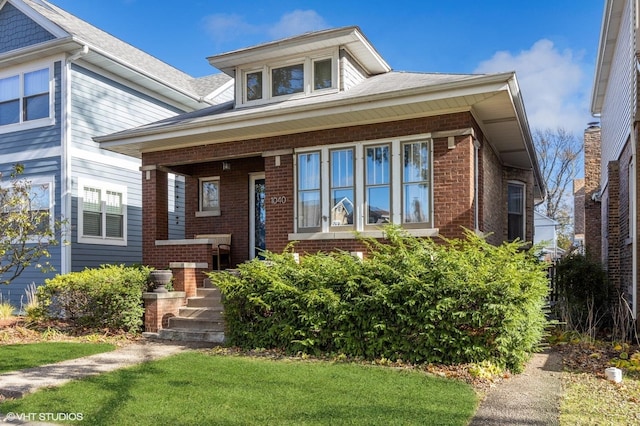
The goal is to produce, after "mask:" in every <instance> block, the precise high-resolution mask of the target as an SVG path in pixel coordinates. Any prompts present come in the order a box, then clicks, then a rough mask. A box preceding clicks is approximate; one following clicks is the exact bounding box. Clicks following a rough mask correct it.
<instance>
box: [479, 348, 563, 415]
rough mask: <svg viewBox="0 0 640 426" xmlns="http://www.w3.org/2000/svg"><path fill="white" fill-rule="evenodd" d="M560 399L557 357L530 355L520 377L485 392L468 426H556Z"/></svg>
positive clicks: (560, 384) (548, 354) (559, 356)
mask: <svg viewBox="0 0 640 426" xmlns="http://www.w3.org/2000/svg"><path fill="white" fill-rule="evenodd" d="M561 397H562V357H561V355H560V354H559V353H557V352H554V351H550V352H546V353H539V354H534V356H533V358H532V359H531V360H530V361H529V363H528V364H527V366H526V368H525V371H524V372H523V373H522V374H519V375H517V376H513V377H512V378H510V379H508V380H503V381H502V382H500V383H499V384H498V385H497V386H496V387H495V388H494V389H491V390H490V391H489V392H488V394H487V396H486V397H485V399H484V400H483V401H482V402H481V403H480V408H479V409H478V411H477V412H476V415H475V417H474V418H473V420H472V421H471V423H470V425H471V426H479V425H510V426H512V425H545V426H546V425H557V424H559V419H558V417H559V414H560V398H561Z"/></svg>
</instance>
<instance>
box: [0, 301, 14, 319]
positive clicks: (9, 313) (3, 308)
mask: <svg viewBox="0 0 640 426" xmlns="http://www.w3.org/2000/svg"><path fill="white" fill-rule="evenodd" d="M14 311H15V308H14V307H13V306H12V305H11V303H9V302H0V319H9V318H12V317H13V312H14Z"/></svg>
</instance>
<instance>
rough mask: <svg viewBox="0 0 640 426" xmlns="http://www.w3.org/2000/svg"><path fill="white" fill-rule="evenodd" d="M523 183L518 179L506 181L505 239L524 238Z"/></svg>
mask: <svg viewBox="0 0 640 426" xmlns="http://www.w3.org/2000/svg"><path fill="white" fill-rule="evenodd" d="M525 194H526V192H525V184H524V183H523V182H518V181H509V182H508V183H507V240H509V241H514V240H516V239H519V240H521V241H526V239H525V225H526V223H525V222H526V221H525V211H526V208H525V206H526V203H525V201H526V200H525Z"/></svg>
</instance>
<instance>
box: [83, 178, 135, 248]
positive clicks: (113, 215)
mask: <svg viewBox="0 0 640 426" xmlns="http://www.w3.org/2000/svg"><path fill="white" fill-rule="evenodd" d="M78 242H79V243H84V244H105V245H116V246H126V245H127V188H126V186H123V185H114V184H111V183H107V182H97V181H89V180H84V179H80V180H79V181H78Z"/></svg>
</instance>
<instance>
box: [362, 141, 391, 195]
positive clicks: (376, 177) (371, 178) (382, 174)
mask: <svg viewBox="0 0 640 426" xmlns="http://www.w3.org/2000/svg"><path fill="white" fill-rule="evenodd" d="M389 161H390V155H389V147H388V146H386V145H385V146H376V147H369V148H367V185H383V184H388V183H389V172H390V167H389Z"/></svg>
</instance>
